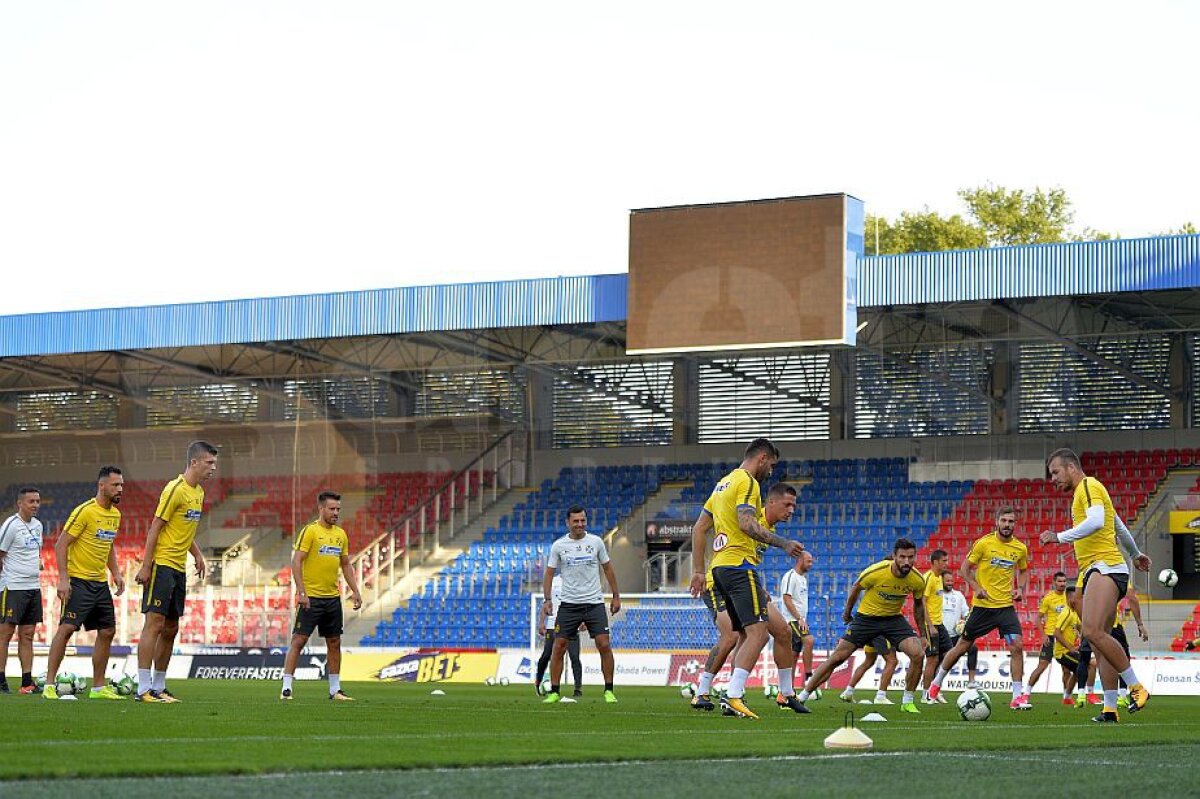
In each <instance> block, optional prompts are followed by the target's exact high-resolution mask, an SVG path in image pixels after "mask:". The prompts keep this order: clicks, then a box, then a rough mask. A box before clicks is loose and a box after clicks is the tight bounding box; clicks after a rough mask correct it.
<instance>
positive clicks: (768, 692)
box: [763, 685, 779, 699]
mask: <svg viewBox="0 0 1200 799" xmlns="http://www.w3.org/2000/svg"><path fill="white" fill-rule="evenodd" d="M778 695H779V686H778V685H764V686H763V696H765V697H766V698H767V699H774V698H775V697H776V696H778Z"/></svg>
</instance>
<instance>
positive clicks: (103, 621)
mask: <svg viewBox="0 0 1200 799" xmlns="http://www.w3.org/2000/svg"><path fill="white" fill-rule="evenodd" d="M61 623H62V624H70V625H71V626H73V627H75V628H76V629H79V628H80V627H82V628H83V629H85V630H111V629H113V628H114V627H116V626H117V614H116V613H115V612H114V611H113V601H112V591H109V590H108V583H101V582H96V581H95V580H81V579H80V578H78V577H72V578H71V595H70V596H69V597H67V606H66V608H64V609H63V614H62V620H61Z"/></svg>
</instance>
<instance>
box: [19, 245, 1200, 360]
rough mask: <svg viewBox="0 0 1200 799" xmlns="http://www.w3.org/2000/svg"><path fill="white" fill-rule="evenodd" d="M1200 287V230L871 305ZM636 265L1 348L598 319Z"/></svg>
mask: <svg viewBox="0 0 1200 799" xmlns="http://www.w3.org/2000/svg"><path fill="white" fill-rule="evenodd" d="M1198 288H1200V235H1190V236H1162V237H1155V238H1146V239H1123V240H1114V241H1100V242H1082V243H1071V244H1047V245H1035V246H1024V247H1003V248H992V249H984V250H962V251H951V252H939V253H914V254H908V255H893V256H873V257H871V256H869V257H866V258H864V259H863V260H862V262H861V263H860V269H859V275H858V304H859V307H860V308H880V307H886V306H907V305H923V304H952V303H962V302H979V301H989V300H1008V299H1020V298H1039V297H1070V296H1078V295H1090V294H1120V293H1126V292H1142V291H1167V290H1190V289H1198ZM626 297H627V276H626V275H624V274H614V275H593V276H585V277H557V278H539V279H530V280H508V281H498V282H490V283H469V284H459V285H443V286H417V287H408V288H391V289H376V290H369V291H355V292H342V293H332V294H307V295H300V296H291V297H272V298H262V299H243V300H226V301H220V302H204V303H190V304H180V305H159V306H148V307H138V308H108V309H95V310H86V311H64V312H56V313H40V314H27V315H12V316H0V357H5V358H8V357H21V356H40V355H56V354H68V353H87V352H111V351H118V350H144V349H162V348H177V347H197V346H214V345H217V346H219V345H227V344H247V343H252V342H269V341H301V340H308V339H330V338H344V337H355V336H378V335H396V334H407V333H438V332H442V331H454V330H481V329H500V328H518V327H523V328H529V327H540V326H563V325H594V324H602V323H609V322H623V321H624V320H625V318H626Z"/></svg>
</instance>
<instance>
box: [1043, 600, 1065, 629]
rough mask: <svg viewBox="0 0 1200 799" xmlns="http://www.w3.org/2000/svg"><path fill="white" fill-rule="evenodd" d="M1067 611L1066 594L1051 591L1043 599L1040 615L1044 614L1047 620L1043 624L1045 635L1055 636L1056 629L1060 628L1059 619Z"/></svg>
mask: <svg viewBox="0 0 1200 799" xmlns="http://www.w3.org/2000/svg"><path fill="white" fill-rule="evenodd" d="M1066 609H1067V595H1066V593H1064V592H1060V591H1051V592H1050V593H1048V594H1046V595H1045V596H1044V597H1042V601H1041V602H1040V603H1038V613H1040V614H1042V616H1044V617H1045V619H1046V620H1045V621H1043V622H1042V633H1044V634H1045V635H1054V628H1055V627H1057V626H1058V617H1059V615H1061V614H1062V612H1063V611H1064V610H1066Z"/></svg>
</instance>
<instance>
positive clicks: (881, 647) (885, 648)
mask: <svg viewBox="0 0 1200 799" xmlns="http://www.w3.org/2000/svg"><path fill="white" fill-rule="evenodd" d="M893 649H895V647H894V646H892V642H891V641H889V640H888V639H886V638H884V637H883V636H882V635H878V636H876V637H874V638H872V639H871V643H869V644H867V645H866V646H864V647H863V654H864V655H890V654H891V652H892V650H893Z"/></svg>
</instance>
